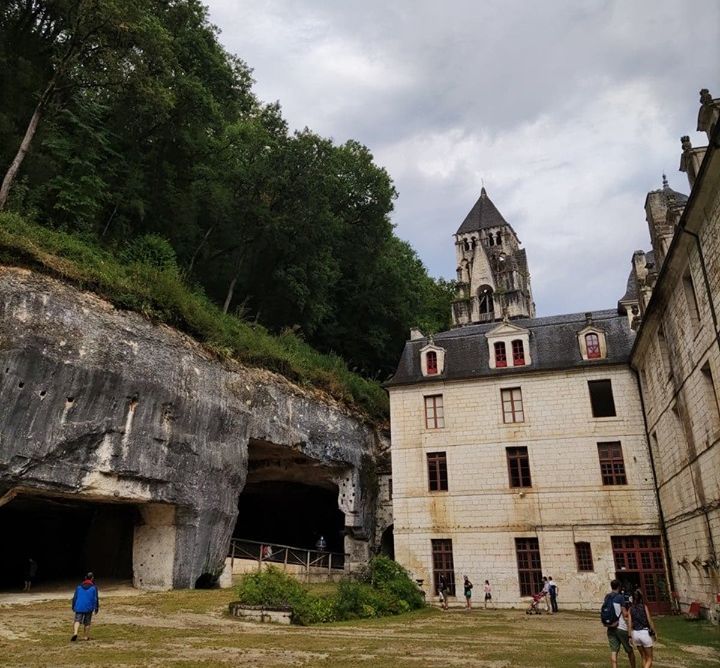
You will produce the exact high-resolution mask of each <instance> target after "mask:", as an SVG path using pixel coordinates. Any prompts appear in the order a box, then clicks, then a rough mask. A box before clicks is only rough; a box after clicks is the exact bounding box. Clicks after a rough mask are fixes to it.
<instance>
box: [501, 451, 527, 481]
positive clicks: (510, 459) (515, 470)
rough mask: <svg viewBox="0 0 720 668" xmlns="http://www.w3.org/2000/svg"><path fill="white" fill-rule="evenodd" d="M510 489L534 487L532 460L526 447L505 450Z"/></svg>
mask: <svg viewBox="0 0 720 668" xmlns="http://www.w3.org/2000/svg"><path fill="white" fill-rule="evenodd" d="M505 452H506V453H507V464H508V474H509V477H510V487H532V480H531V479H530V459H529V458H528V450H527V448H525V447H518V448H505Z"/></svg>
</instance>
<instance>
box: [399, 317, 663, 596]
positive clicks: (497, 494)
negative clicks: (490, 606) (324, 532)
mask: <svg viewBox="0 0 720 668" xmlns="http://www.w3.org/2000/svg"><path fill="white" fill-rule="evenodd" d="M547 320H548V321H549V322H546V321H545V320H544V319H536V320H525V321H517V323H518V324H521V325H522V326H523V328H525V329H526V330H527V331H528V332H529V335H530V338H531V339H532V340H533V342H534V344H535V348H534V349H533V351H532V352H533V355H534V357H533V360H534V361H533V362H532V363H530V362H529V360H528V365H527V366H525V367H524V368H506V369H494V370H492V369H490V366H489V365H487V367H486V368H482V366H483V365H486V364H487V358H486V357H485V355H483V359H482V360H480V361H479V364H478V365H479V366H480V367H481V368H479V369H477V370H476V372H475V374H474V377H468V378H464V379H462V378H457V379H452V378H437V379H436V378H427V379H424V380H422V379H417V377H415V378H413V377H412V376H410V375H408V374H406V373H405V370H404V369H403V368H401V369H399V373H398V374H396V377H395V379H394V383H397V384H394V383H393V382H391V384H390V386H389V391H390V403H391V416H392V419H391V426H392V434H391V442H392V469H393V507H394V537H395V554H396V558H397V560H398V561H399V562H400V563H402V564H403V565H405V566H406V567H407V568H408V569H409V570H410V571H411V572H412V574H413V576H414V577H416V578H419V579H423V580H424V581H425V582H426V583H428V584H426V590H427V591H428V593H429V594H431V595H434V594H435V592H434V591H433V584H432V583H433V578H434V574H433V571H434V565H433V544H432V541H433V540H438V539H440V540H450V541H452V543H451V549H452V559H453V563H454V577H455V583H456V586H457V587H460V586H461V582H462V575H464V574H467V575H469V577H470V579H471V580H473V581H474V582H475V583H476V584H481V583H482V582H483V581H484V580H485V579H488V580H490V582H491V584H492V586H493V592H494V594H493V596H494V598H495V601H496V603H497V604H498V605H500V606H523V605H527V603H528V599H527V597H524V596H523V595H521V586H520V580H519V578H520V576H519V569H518V557H517V554H516V547H517V543H516V539H522V538H527V537H529V538H536V539H537V541H538V547H539V556H540V559H541V566H540V572H541V574H551V575H553V576H554V579H555V581H556V582H557V584H558V587H559V589H560V597H561V598H560V601H561V605H562V606H564V607H566V608H578V609H594V608H596V607H597V604H598V600H600V599H601V598H602V596H603V594H604V593H605V592H606V589H607V586H608V581H609V580H610V579H612V578H613V577H615V572H616V568H615V564H614V561H613V548H612V542H611V537H613V536H615V537H622V536H639V535H641V536H651V537H654V538H657V539H659V537H660V527H659V521H658V511H657V505H656V499H655V492H654V486H653V476H652V467H651V465H650V459H649V455H648V446H647V441H646V438H645V429H644V424H643V416H642V408H641V404H640V399H639V395H638V391H637V385H636V379H635V377H634V374H633V373H632V371H631V370H630V369H629V367H628V365H627V363H626V361H625V362H619V363H617V362H615V361H614V360H613V361H612V363H611V361H609V360H608V359H607V357H606V356H605V358H604V359H603V358H601V359H598V360H583V359H582V351H581V349H580V345H579V344H578V341H577V333H578V332H580V331H582V330H583V327H584V325H585V318H584V317H583V316H582V315H579V316H574V317H565V318H563V320H562V323H563V324H562V325H560V324H558V323H557V319H552V318H551V319H547ZM594 322H595V327H596V328H597V329H598V330H605V331H608V332H609V334H610V335H609V336H608V342H607V348H608V350H609V352H612V353H614V354H617V355H618V356H619V357H618V359H625V360H626V358H627V353H628V351H629V340H628V339H627V338H625V337H624V336H623V333H627V332H628V331H629V328H628V326H627V323H626V321H625V320H624V318H623V317H622V316H618V315H617V314H613V312H604V314H603V317H602V318H600V319H596V320H595V321H594ZM483 329H486V330H487V331H488V333H492V331H493V329H496V327H493V326H486V327H485V328H483ZM463 332H464V330H463V329H461V330H457V331H455V332H452V333H449V334H452V335H453V339H456V340H457V339H463V340H465V343H462V344H461V343H457V345H456V346H455V347H454V348H453V347H452V345H451V343H450V341H446V340H444V339H443V337H442V336H436V337H435V342H436V344H437V345H440V346H444V345H445V346H447V348H448V352H447V354H446V365H448V366H451V365H453V364H457V360H454V359H453V356H454V354H455V351H456V350H457V351H462V350H465V351H467V350H469V349H471V348H472V345H473V344H477V348H476V350H477V351H478V353H479V351H481V350H483V349H484V348H485V347H486V345H487V344H486V342H485V341H484V339H485V335H484V334H483V333H482V332H479V331H478V328H468V329H467V335H466V336H463ZM555 335H558V336H560V337H561V342H562V343H565V344H566V346H567V347H570V346H572V347H573V349H572V351H571V353H570V354H571V356H572V358H573V359H575V360H576V362H575V363H574V364H572V365H571V364H570V363H569V362H566V361H563V360H557V359H556V358H552V359H551V358H550V357H549V356H550V355H551V352H550V351H549V343H548V342H547V339H548V337H550V338H552V337H553V336H555ZM419 343H420V345H422V342H419ZM466 354H467V353H466ZM468 375H469V374H468ZM589 381H610V383H611V387H612V394H613V399H614V404H615V406H616V407H617V410H616V415H615V416H610V417H597V418H595V417H593V412H592V410H591V401H590V395H589V385H588V382H589ZM503 390H505V391H506V392H507V391H508V390H519V391H520V394H519V398H520V400H521V401H522V416H521V417H522V421H519V422H507V421H506V420H507V416H506V414H505V413H506V410H504V408H503V396H502V392H503ZM426 397H441V401H442V418H443V420H442V424H441V426H438V427H436V425H435V423H431V424H430V425H428V421H427V414H426V408H425V401H426ZM617 442H619V443H620V444H621V448H622V457H623V459H624V466H625V474H626V478H627V483H626V484H619V485H604V484H603V478H602V475H601V466H600V462H599V449H598V444H599V443H601V444H602V443H617ZM518 446H521V447H523V448H526V452H527V457H528V464H529V474H530V476H531V481H530V486H526V487H513V486H512V485H513V480H512V477H511V473H510V471H509V462H508V450H507V449H508V448H517V447H518ZM438 453H443V454H444V455H445V458H446V466H447V490H446V491H445V490H434V491H430V487H431V485H432V483H431V481H430V479H429V477H430V476H431V475H432V470H431V467H430V465H429V459H428V454H430V455H431V457H432V456H434V455H437V454H438ZM576 543H587V544H589V546H590V551H591V554H592V570H582V571H579V568H578V561H577V548H576ZM537 580H538V581H537V582H533V585H532V586H533V590H536V589H537V588H538V587H539V584H540V583H539V578H537ZM480 591H481V588H480V587H477V588H476V592H477V593H479V592H480Z"/></svg>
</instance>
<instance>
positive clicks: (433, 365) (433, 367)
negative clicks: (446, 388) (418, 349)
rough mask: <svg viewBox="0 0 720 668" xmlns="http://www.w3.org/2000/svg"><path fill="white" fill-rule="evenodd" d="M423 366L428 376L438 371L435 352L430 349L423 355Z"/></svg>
mask: <svg viewBox="0 0 720 668" xmlns="http://www.w3.org/2000/svg"><path fill="white" fill-rule="evenodd" d="M425 366H426V368H427V373H428V376H432V375H434V374H436V373H437V372H438V365H437V353H436V352H435V351H434V350H431V351H430V352H428V353H427V355H426V356H425Z"/></svg>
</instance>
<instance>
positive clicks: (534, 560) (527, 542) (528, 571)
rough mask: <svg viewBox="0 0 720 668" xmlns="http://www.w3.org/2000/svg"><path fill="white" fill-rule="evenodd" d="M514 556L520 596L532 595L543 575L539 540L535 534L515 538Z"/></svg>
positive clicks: (536, 590) (535, 591)
mask: <svg viewBox="0 0 720 668" xmlns="http://www.w3.org/2000/svg"><path fill="white" fill-rule="evenodd" d="M515 558H516V559H517V569H518V585H519V586H520V596H532V595H533V594H535V593H537V592H538V591H539V589H538V588H539V587H540V583H541V582H542V577H543V570H542V559H541V557H540V541H539V540H538V538H537V536H528V537H527V538H524V537H523V538H515Z"/></svg>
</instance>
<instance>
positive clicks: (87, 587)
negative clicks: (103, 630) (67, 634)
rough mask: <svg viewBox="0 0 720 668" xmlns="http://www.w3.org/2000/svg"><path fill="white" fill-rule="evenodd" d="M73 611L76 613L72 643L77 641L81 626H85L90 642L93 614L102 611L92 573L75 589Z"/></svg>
mask: <svg viewBox="0 0 720 668" xmlns="http://www.w3.org/2000/svg"><path fill="white" fill-rule="evenodd" d="M72 609H73V612H74V613H75V624H74V626H73V634H72V638H70V640H71V641H72V642H75V641H76V640H77V637H78V631H79V630H80V624H82V625H83V628H84V630H85V640H90V624H91V623H92V616H93V612H98V611H99V610H100V596H98V590H97V586H96V585H95V577H94V576H93V574H92V573H88V574H87V575H86V576H85V579H84V580H83V581H82V582H81V583H80V584H79V585H78V586H77V588H76V589H75V594H74V596H73V599H72Z"/></svg>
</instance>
